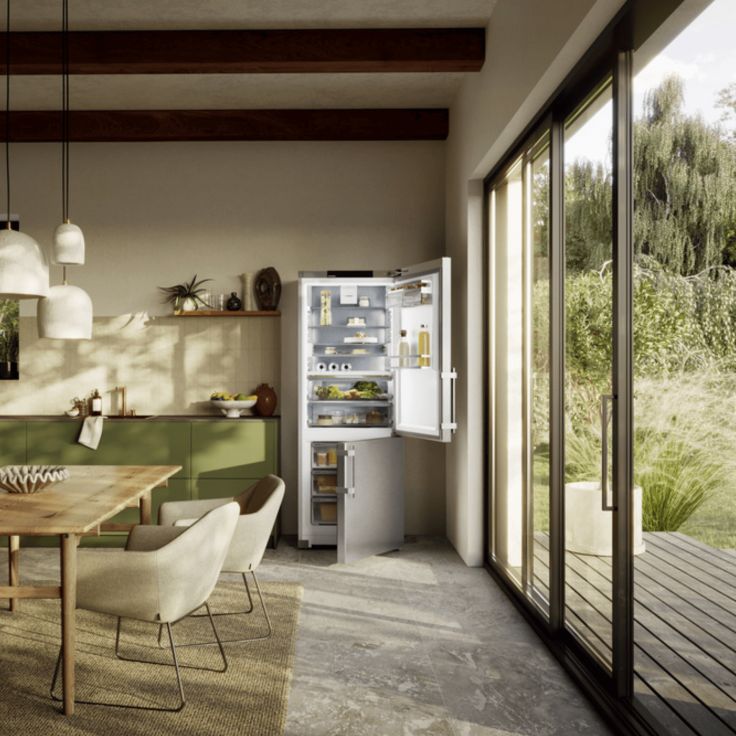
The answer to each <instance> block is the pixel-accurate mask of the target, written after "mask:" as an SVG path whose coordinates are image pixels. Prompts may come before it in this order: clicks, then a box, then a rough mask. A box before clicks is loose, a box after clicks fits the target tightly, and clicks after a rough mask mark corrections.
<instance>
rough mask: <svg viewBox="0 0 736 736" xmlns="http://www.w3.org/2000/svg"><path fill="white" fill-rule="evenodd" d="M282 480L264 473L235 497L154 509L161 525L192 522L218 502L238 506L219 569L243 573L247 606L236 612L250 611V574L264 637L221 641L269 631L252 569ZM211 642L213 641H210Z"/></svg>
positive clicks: (271, 519) (262, 547)
mask: <svg viewBox="0 0 736 736" xmlns="http://www.w3.org/2000/svg"><path fill="white" fill-rule="evenodd" d="M284 490H285V486H284V481H283V480H281V478H279V477H277V476H275V475H267V476H265V477H264V478H262V479H261V480H259V481H258V482H257V483H254V484H253V485H252V486H250V487H249V488H247V489H246V490H245V491H243V492H242V493H241V494H240V495H239V496H235V498H232V497H228V498H213V499H206V500H199V501H169V502H168V503H164V504H161V507H160V508H159V512H158V523H159V524H160V525H161V526H164V527H171V526H174V527H175V528H176V527H180V526H188V525H189V524H192V523H193V522H194V521H195V520H196V519H197V518H198V517H200V516H201V515H202V514H204V513H206V512H208V511H210V509H213V508H217V507H218V506H221V505H222V504H226V503H229V502H231V501H233V500H234V501H236V502H237V504H238V506H239V507H240V516H239V517H238V524H237V527H236V529H235V534H233V539H232V542H231V543H230V549H229V550H228V553H227V556H226V558H225V562H224V563H223V565H222V572H236V573H241V575H242V576H243V583H244V584H245V592H246V593H247V595H248V601H249V604H250V607H249V608H248V609H247V610H245V611H239V612H237V613H251V612H252V611H253V598H252V597H251V592H250V587H249V586H248V579H247V578H246V573H250V574H251V575H252V576H253V582H254V583H255V585H256V591H257V592H258V597H259V599H260V602H261V608H262V610H263V615H264V616H265V619H266V624H267V625H268V633H267V634H265V635H264V636H257V637H250V638H247V639H228V640H226V641H224V642H223V643H225V644H230V643H233V642H242V641H261V640H263V639H268V638H269V637H270V636H271V634H272V633H273V627H272V626H271V619H270V617H269V615H268V611H267V610H266V604H265V603H264V600H263V594H262V593H261V586H260V585H259V584H258V578H257V577H256V568H257V567H258V565H259V564H260V563H261V560H262V559H263V553H264V552H265V551H266V546H267V545H268V540H269V538H270V536H271V530H272V529H273V525H274V523H275V522H276V517H277V516H278V513H279V509H280V508H281V502H282V501H283V499H284ZM214 615H215V616H231V615H236V614H232V613H220V614H218V613H215V614H214ZM212 643H214V642H212Z"/></svg>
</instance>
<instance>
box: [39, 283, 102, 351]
mask: <svg viewBox="0 0 736 736" xmlns="http://www.w3.org/2000/svg"><path fill="white" fill-rule="evenodd" d="M37 317H38V336H39V337H50V338H53V339H56V340H91V339H92V300H91V299H90V298H89V295H88V294H87V292H86V291H84V290H83V289H80V288H79V287H77V286H69V285H67V284H62V285H61V286H52V287H51V288H50V289H49V295H48V297H46V298H45V299H39V300H38V310H37Z"/></svg>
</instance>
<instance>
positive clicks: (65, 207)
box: [61, 0, 69, 222]
mask: <svg viewBox="0 0 736 736" xmlns="http://www.w3.org/2000/svg"><path fill="white" fill-rule="evenodd" d="M67 3H68V0H63V2H62V6H61V8H62V21H61V215H62V222H66V220H67V219H68V217H69V38H68V24H69V16H68V11H69V8H68V4H67Z"/></svg>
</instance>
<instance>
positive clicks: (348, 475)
mask: <svg viewBox="0 0 736 736" xmlns="http://www.w3.org/2000/svg"><path fill="white" fill-rule="evenodd" d="M337 455H338V458H337V486H338V487H337V493H338V496H337V561H338V562H341V563H345V562H355V561H356V560H361V559H363V558H364V557H370V556H371V555H380V554H382V553H383V552H390V551H391V550H394V549H400V548H401V547H403V546H404V441H403V439H401V437H385V438H383V439H375V440H359V441H356V442H340V443H338V446H337Z"/></svg>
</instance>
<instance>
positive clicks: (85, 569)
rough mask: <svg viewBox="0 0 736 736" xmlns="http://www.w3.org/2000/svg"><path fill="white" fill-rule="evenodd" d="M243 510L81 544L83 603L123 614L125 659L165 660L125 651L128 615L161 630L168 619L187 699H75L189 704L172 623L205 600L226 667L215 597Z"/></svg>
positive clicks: (232, 506) (229, 508) (226, 508)
mask: <svg viewBox="0 0 736 736" xmlns="http://www.w3.org/2000/svg"><path fill="white" fill-rule="evenodd" d="M239 513H240V508H239V506H238V504H236V503H228V504H225V505H223V506H220V507H219V508H216V509H213V510H212V511H210V512H209V513H208V514H206V515H204V516H202V518H201V519H198V520H197V522H196V523H194V524H192V525H191V526H188V527H170V528H162V527H158V526H150V525H144V524H140V525H137V526H135V527H133V529H132V531H131V532H130V535H129V537H128V543H127V545H126V547H125V549H124V550H114V551H110V552H105V553H104V554H101V553H100V552H99V551H96V550H91V549H81V550H79V552H78V558H77V608H78V609H83V610H86V611H95V612H97V613H106V614H109V615H111V616H117V618H118V625H117V634H116V637H115V655H116V656H117V657H118V659H124V660H127V661H134V662H135V661H137V662H145V663H147V664H161V662H146V661H145V660H132V659H128V658H126V657H123V656H121V654H120V626H121V620H122V619H123V618H130V619H135V620H138V621H150V622H151V623H156V624H159V632H160V631H161V627H162V626H163V625H164V624H165V625H166V627H167V629H168V632H169V643H170V645H171V654H172V659H173V666H174V668H175V669H176V677H177V682H178V685H179V697H180V700H181V702H180V704H179V706H178V707H176V708H163V707H162V708H156V707H146V706H136V705H118V704H116V703H103V702H99V701H84V700H76V701H75V702H77V703H87V704H89V705H110V706H116V707H122V708H137V709H140V710H156V711H172V712H177V711H180V710H181V709H182V708H183V707H184V705H185V700H184V688H183V686H182V682H181V673H180V666H179V663H178V660H177V656H176V647H175V646H174V637H173V634H172V631H171V627H172V624H175V623H177V622H178V621H181V620H182V619H183V618H186V617H187V616H188V615H189V614H191V613H193V612H194V611H196V610H198V609H199V608H202V607H203V606H204V607H205V608H206V610H207V615H208V616H209V620H210V623H211V625H212V630H213V631H214V633H215V639H216V640H217V642H216V643H217V644H219V646H220V653H221V654H222V661H223V668H222V669H221V670H216V671H218V672H224V671H225V670H226V669H227V658H226V657H225V651H224V649H223V648H222V643H221V642H220V637H219V634H218V631H217V627H216V626H215V622H214V619H213V618H212V614H211V612H210V608H209V605H208V603H207V599H208V598H209V597H210V594H211V593H212V591H213V590H214V587H215V585H216V584H217V579H218V577H219V574H220V570H221V568H222V563H223V561H224V560H225V556H226V555H227V551H228V549H229V547H230V541H231V540H232V537H233V532H234V531H235V527H236V524H237V521H238V515H239ZM207 643H208V644H209V643H210V642H207ZM61 654H62V653H61V650H60V651H59V657H58V659H57V661H56V669H55V671H54V677H53V680H52V682H51V696H52V698H54V700H59V699H60V698H58V697H57V696H56V695H55V693H54V690H55V687H56V681H57V678H58V675H59V666H60V664H61ZM169 666H171V665H169ZM200 669H201V668H200Z"/></svg>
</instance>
